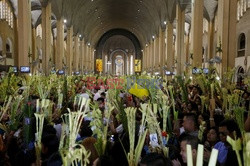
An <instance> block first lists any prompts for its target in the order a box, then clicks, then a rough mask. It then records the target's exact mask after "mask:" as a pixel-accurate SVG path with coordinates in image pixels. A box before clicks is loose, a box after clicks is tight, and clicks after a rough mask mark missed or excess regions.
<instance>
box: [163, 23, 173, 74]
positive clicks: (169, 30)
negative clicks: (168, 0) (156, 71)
mask: <svg viewBox="0 0 250 166" xmlns="http://www.w3.org/2000/svg"><path fill="white" fill-rule="evenodd" d="M165 33H166V39H167V42H166V59H165V62H166V63H167V68H168V70H170V71H173V68H172V67H173V66H174V54H173V24H172V23H170V22H168V24H167V27H166V32H165Z"/></svg>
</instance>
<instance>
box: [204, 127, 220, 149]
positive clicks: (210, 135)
mask: <svg viewBox="0 0 250 166" xmlns="http://www.w3.org/2000/svg"><path fill="white" fill-rule="evenodd" d="M218 140H219V133H218V129H217V128H216V127H212V128H210V129H209V130H208V132H207V141H208V142H209V143H210V144H211V145H214V144H215V143H216V142H217V141H218Z"/></svg>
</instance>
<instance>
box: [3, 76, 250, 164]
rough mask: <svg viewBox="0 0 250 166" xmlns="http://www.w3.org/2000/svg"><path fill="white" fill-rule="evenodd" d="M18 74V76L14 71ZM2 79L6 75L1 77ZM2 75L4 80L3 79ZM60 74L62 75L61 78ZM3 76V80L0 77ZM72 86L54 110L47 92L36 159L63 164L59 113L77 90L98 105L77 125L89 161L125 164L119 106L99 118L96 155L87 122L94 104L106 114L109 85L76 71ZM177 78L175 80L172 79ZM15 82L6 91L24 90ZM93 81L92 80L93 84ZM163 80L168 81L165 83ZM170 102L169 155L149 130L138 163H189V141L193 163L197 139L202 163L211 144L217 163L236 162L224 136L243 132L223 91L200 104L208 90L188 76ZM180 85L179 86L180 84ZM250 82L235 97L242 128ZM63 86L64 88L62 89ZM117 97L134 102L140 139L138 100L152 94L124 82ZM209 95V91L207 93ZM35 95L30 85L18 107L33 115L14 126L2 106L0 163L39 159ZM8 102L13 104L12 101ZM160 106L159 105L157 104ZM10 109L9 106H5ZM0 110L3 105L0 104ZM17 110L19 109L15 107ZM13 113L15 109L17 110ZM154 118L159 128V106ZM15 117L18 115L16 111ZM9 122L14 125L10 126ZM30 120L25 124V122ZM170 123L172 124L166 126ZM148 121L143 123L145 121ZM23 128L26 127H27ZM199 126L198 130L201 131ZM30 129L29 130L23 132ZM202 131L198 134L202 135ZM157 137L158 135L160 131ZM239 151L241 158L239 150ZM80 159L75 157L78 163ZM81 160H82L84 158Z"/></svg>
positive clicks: (249, 125) (248, 121)
mask: <svg viewBox="0 0 250 166" xmlns="http://www.w3.org/2000/svg"><path fill="white" fill-rule="evenodd" d="M13 77H16V76H13ZM3 79H4V78H3ZM3 79H2V81H3ZM60 79H63V78H60ZM2 81H1V83H2ZM72 82H73V86H72V85H71V86H70V87H67V88H68V89H67V97H66V96H64V100H63V103H62V105H63V107H61V111H60V113H59V112H58V106H57V97H56V95H55V94H54V93H55V91H52V90H51V92H50V95H49V97H48V99H50V100H51V101H52V102H53V103H54V105H53V108H52V123H51V122H49V120H48V119H45V121H44V126H43V132H42V139H41V143H42V148H41V160H40V163H39V164H40V165H42V166H43V165H44V166H45V165H48V166H52V165H53V166H57V165H58V166H59V165H63V160H62V157H61V153H60V147H59V144H60V138H61V130H62V123H63V122H64V120H63V117H62V115H63V114H64V113H66V112H67V108H69V109H70V110H71V111H74V110H75V105H74V97H75V96H80V97H83V98H85V99H90V100H91V102H90V103H91V105H95V106H97V107H90V111H89V114H88V116H86V117H84V119H83V121H82V124H81V127H80V131H79V133H78V136H77V139H76V142H78V143H79V144H81V145H83V146H84V147H85V149H86V150H88V151H89V152H91V154H90V157H89V158H88V159H89V164H88V165H93V166H112V165H114V166H116V165H120V166H126V165H128V159H127V156H126V154H127V153H128V151H129V148H130V142H129V139H130V137H129V134H128V130H127V126H124V125H126V124H124V123H123V121H122V120H121V119H120V118H118V116H117V115H118V114H119V112H120V110H117V108H115V109H114V110H113V111H112V113H111V116H110V119H109V120H108V121H107V119H105V118H103V121H104V124H108V136H107V140H108V143H107V147H106V149H105V153H104V154H102V155H99V154H98V152H97V150H96V147H95V143H96V142H97V136H96V135H95V134H93V133H94V132H93V131H94V127H95V126H91V125H90V124H91V121H93V117H92V113H93V111H95V109H94V108H98V109H99V110H100V111H101V112H102V114H103V117H104V114H105V111H106V110H107V109H108V108H107V107H108V105H107V103H108V102H109V101H108V100H109V98H108V95H109V89H108V88H104V86H105V83H104V84H101V85H100V84H99V85H98V84H97V83H96V84H94V86H93V87H92V88H91V89H89V88H88V85H87V82H86V81H85V80H84V79H83V78H81V77H80V76H76V77H74V81H72ZM175 83H176V82H175ZM16 84H17V86H18V93H17V94H10V95H22V93H24V91H25V87H24V85H23V84H22V83H20V82H16ZM162 84H163V86H160V89H157V90H159V91H162V92H163V93H164V94H166V95H168V94H169V92H168V91H169V90H168V89H166V87H167V84H168V85H169V84H173V83H166V82H163V83H162ZM92 85H93V84H92ZM165 85H166V86H165ZM174 87H175V88H174V100H175V102H174V107H175V110H177V111H178V118H177V119H174V111H173V106H171V108H170V113H169V119H168V120H167V121H166V122H167V123H168V124H167V125H168V131H162V136H165V138H168V139H167V140H164V145H165V146H166V147H168V149H169V151H168V155H167V156H165V155H164V153H163V151H162V150H161V149H158V148H159V140H158V139H159V135H158V138H157V135H156V138H155V134H156V133H150V132H148V133H147V136H146V138H145V141H144V145H143V149H142V152H141V157H140V162H139V165H140V166H165V165H169V166H181V165H186V164H187V149H186V147H187V146H186V145H187V144H189V145H191V147H192V156H193V162H194V165H195V162H196V157H197V148H198V144H202V145H204V155H203V163H204V164H203V165H208V162H209V159H210V154H211V151H212V149H213V148H215V149H217V150H218V151H219V154H218V159H217V165H220V166H224V165H225V166H226V165H234V166H236V165H238V160H237V156H236V153H235V151H234V149H233V148H232V146H231V145H230V144H229V143H228V142H227V136H229V137H231V138H233V139H235V138H241V137H242V136H241V131H240V128H239V125H238V123H237V121H236V119H235V117H233V116H230V117H228V116H226V115H225V109H224V108H223V99H222V96H218V95H214V96H215V97H214V99H213V100H208V102H207V103H208V104H207V105H206V104H204V103H203V102H204V101H203V99H202V96H204V95H205V94H206V93H210V92H206V91H202V89H201V87H200V86H199V84H196V83H192V82H189V83H188V84H185V88H186V90H187V96H188V98H187V100H186V101H184V100H183V95H184V94H183V93H181V91H180V87H181V86H180V85H175V86H174ZM69 88H71V89H69ZM182 88H183V87H182ZM247 88H249V87H246V88H245V89H243V90H242V93H241V96H240V97H241V98H240V99H239V100H240V102H239V104H240V105H239V106H240V107H242V108H244V110H245V111H244V115H243V116H244V124H245V126H244V130H245V131H246V132H249V131H250V114H249V100H250V97H249V89H247ZM64 90H65V89H64ZM118 93H119V94H118V97H119V102H120V103H121V104H122V107H123V108H128V107H134V108H136V110H137V111H136V125H135V132H136V134H135V135H136V138H135V142H137V141H138V136H139V134H140V128H141V120H142V114H141V112H140V111H139V110H140V108H141V104H142V103H151V98H152V97H153V96H150V95H152V94H150V92H149V95H148V96H145V97H143V98H141V97H138V96H137V95H136V94H131V93H129V90H126V87H123V89H119V90H118ZM210 96H211V95H210ZM37 99H39V96H38V95H37V94H36V93H34V94H32V91H31V92H30V94H29V97H28V100H26V101H23V102H22V103H21V104H20V105H19V108H18V109H17V111H18V112H21V111H23V112H25V111H28V109H30V110H31V112H32V115H31V116H30V118H27V117H26V116H25V114H24V115H22V116H20V117H19V119H18V122H17V124H16V125H15V126H16V127H13V122H12V120H13V119H12V118H11V116H13V113H12V112H11V111H6V112H4V114H0V115H1V119H0V120H1V121H0V165H6V166H7V165H13V166H21V165H24V166H30V165H38V162H37V158H36V151H35V141H36V135H35V133H36V120H35V117H34V115H33V113H34V112H36V100H37ZM4 104H5V103H4V101H1V103H0V105H1V106H2V108H3V106H4ZM10 105H11V104H10ZM158 109H160V107H158ZM8 110H10V108H8ZM1 111H2V112H3V109H2V110H1ZM17 114H18V113H17ZM15 115H16V114H15ZM156 116H157V120H158V122H156V123H159V124H160V127H161V129H162V127H163V120H162V116H160V115H159V112H158V113H156ZM16 117H18V116H17V115H16ZM10 126H12V127H10ZM27 126H29V127H27ZM170 126H171V127H170ZM143 127H146V126H143ZM27 128H29V131H28V132H27ZM201 131H202V132H201ZM27 133H28V135H27ZM200 134H201V135H200ZM160 137H161V136H160ZM240 155H241V157H242V159H243V154H242V151H241V152H240ZM79 164H80V163H78V165H79ZM82 164H83V163H82Z"/></svg>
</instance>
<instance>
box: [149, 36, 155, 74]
mask: <svg viewBox="0 0 250 166" xmlns="http://www.w3.org/2000/svg"><path fill="white" fill-rule="evenodd" d="M154 41H155V40H152V41H151V43H150V50H151V51H150V54H151V56H150V59H151V60H150V64H151V65H150V66H151V70H152V71H153V69H154V59H155V56H154Z"/></svg>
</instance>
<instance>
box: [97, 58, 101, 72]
mask: <svg viewBox="0 0 250 166" xmlns="http://www.w3.org/2000/svg"><path fill="white" fill-rule="evenodd" d="M96 71H98V72H102V59H96Z"/></svg>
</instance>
